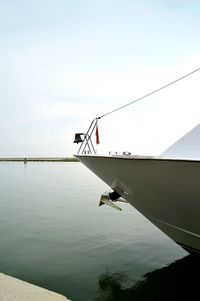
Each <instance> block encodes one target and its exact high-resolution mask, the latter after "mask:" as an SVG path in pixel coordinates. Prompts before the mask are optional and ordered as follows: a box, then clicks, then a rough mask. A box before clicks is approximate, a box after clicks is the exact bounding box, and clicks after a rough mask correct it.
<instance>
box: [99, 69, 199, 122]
mask: <svg viewBox="0 0 200 301" xmlns="http://www.w3.org/2000/svg"><path fill="white" fill-rule="evenodd" d="M199 70H200V67H199V68H197V69H195V70H193V71H191V72H190V73H187V74H185V75H183V76H181V77H179V78H177V79H176V80H174V81H172V82H170V83H168V84H166V85H164V86H162V87H160V88H158V89H156V90H153V91H152V92H150V93H147V94H145V95H143V96H142V97H139V98H137V99H135V100H133V101H131V102H129V103H127V104H125V105H123V106H120V107H118V108H116V109H114V110H112V111H109V112H107V113H105V114H104V115H102V116H99V117H97V118H96V119H101V118H103V117H105V116H107V115H110V114H112V113H114V112H116V111H119V110H121V109H123V108H125V107H127V106H130V105H132V104H133V103H136V102H138V101H139V100H142V99H144V98H146V97H148V96H150V95H152V94H154V93H157V92H159V91H160V90H162V89H165V88H167V87H169V86H171V85H173V84H175V83H177V82H178V81H180V80H182V79H184V78H186V77H188V76H190V75H192V74H193V73H195V72H197V71H199Z"/></svg>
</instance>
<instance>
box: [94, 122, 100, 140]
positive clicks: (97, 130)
mask: <svg viewBox="0 0 200 301" xmlns="http://www.w3.org/2000/svg"><path fill="white" fill-rule="evenodd" d="M95 135H96V144H99V143H100V141H99V129H98V125H96V133H95Z"/></svg>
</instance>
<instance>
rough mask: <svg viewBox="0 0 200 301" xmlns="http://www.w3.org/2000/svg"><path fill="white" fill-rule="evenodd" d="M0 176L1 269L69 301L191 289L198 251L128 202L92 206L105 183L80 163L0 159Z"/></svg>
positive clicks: (164, 295)
mask: <svg viewBox="0 0 200 301" xmlns="http://www.w3.org/2000/svg"><path fill="white" fill-rule="evenodd" d="M0 179H1V181H0V237H1V241H0V272H3V273H6V274H9V275H12V276H15V277H17V278H20V279H23V280H25V281H28V282H31V283H33V284H37V285H39V286H42V287H44V288H47V289H50V290H53V291H56V292H59V293H61V294H64V295H66V296H67V297H68V298H70V299H72V300H73V301H86V300H87V301H90V300H91V301H92V300H105V301H112V300H113V301H114V300H115V301H117V300H124V301H125V300H170V298H172V297H181V296H182V294H183V296H186V295H187V294H190V293H191V294H192V293H194V292H195V290H197V289H198V286H197V282H199V278H198V274H197V276H195V271H196V272H198V273H199V267H200V265H199V263H200V262H199V257H198V256H186V255H187V253H186V252H185V251H183V250H182V249H181V248H180V247H179V246H177V245H176V244H175V243H173V242H172V241H171V240H169V239H168V238H167V237H166V236H165V235H164V234H162V233H161V232H160V231H159V230H158V229H157V228H155V227H154V226H153V225H152V224H151V223H150V222H149V221H147V220H146V219H145V218H144V217H143V216H141V215H140V214H139V213H138V212H137V211H136V210H135V209H134V208H133V207H131V206H130V205H129V204H120V206H121V207H123V210H122V212H119V211H117V210H114V209H112V208H109V207H107V206H101V207H98V202H99V198H100V194H101V193H102V192H104V191H105V190H107V189H108V187H107V186H106V185H105V184H104V183H103V182H101V181H100V180H99V179H98V178H97V177H96V176H95V175H93V174H92V173H91V172H90V171H89V170H87V169H86V168H85V167H84V166H83V165H82V164H81V163H28V164H27V165H26V166H24V165H23V164H22V163H1V164H0ZM188 300H191V298H188Z"/></svg>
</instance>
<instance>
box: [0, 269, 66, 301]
mask: <svg viewBox="0 0 200 301" xmlns="http://www.w3.org/2000/svg"><path fill="white" fill-rule="evenodd" d="M0 300H1V301H71V300H69V299H67V298H66V297H65V296H63V295H61V294H58V293H54V292H52V291H49V290H47V289H44V288H41V287H39V286H36V285H33V284H30V283H28V282H25V281H22V280H19V279H17V278H14V277H11V276H8V275H5V274H2V273H0Z"/></svg>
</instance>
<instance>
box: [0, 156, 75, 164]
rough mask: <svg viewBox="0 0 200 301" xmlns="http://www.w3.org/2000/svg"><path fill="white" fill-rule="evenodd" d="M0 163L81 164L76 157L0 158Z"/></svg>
mask: <svg viewBox="0 0 200 301" xmlns="http://www.w3.org/2000/svg"><path fill="white" fill-rule="evenodd" d="M0 162H24V163H27V162H79V161H78V159H76V158H75V157H58V158H54V157H52V158H51V157H47V158H46V157H41V158H0Z"/></svg>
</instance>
